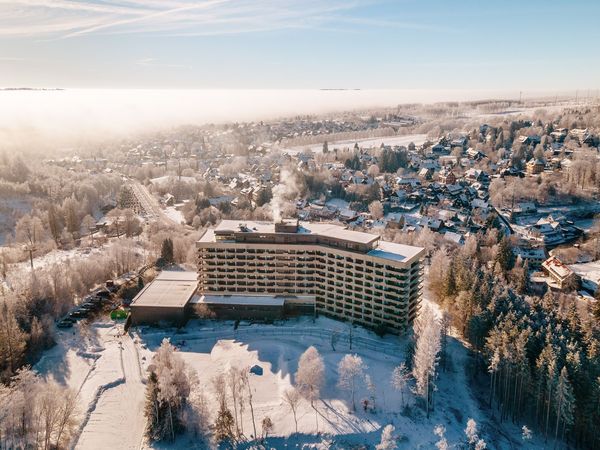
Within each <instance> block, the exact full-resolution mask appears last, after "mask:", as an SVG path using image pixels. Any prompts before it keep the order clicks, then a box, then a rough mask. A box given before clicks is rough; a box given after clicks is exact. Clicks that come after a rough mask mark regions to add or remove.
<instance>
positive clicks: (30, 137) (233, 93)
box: [0, 89, 514, 154]
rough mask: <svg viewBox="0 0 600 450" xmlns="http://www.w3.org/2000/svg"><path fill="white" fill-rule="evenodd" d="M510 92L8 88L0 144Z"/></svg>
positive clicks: (1, 95) (0, 96)
mask: <svg viewBox="0 0 600 450" xmlns="http://www.w3.org/2000/svg"><path fill="white" fill-rule="evenodd" d="M511 96H512V97H514V93H509V92H492V91H458V90H454V91H439V90H436V91H431V90H428V91H425V90H420V91H419V90H135V89H129V90H126V89H67V90H47V91H46V90H14V91H10V90H6V91H0V149H8V150H15V151H16V150H19V151H26V152H32V151H38V152H43V153H46V154H48V152H51V151H52V150H60V149H64V148H65V147H77V146H81V145H85V144H90V143H93V142H97V141H98V140H104V139H112V138H120V137H125V136H130V135H132V134H135V133H140V132H145V131H158V130H160V129H165V128H168V127H172V126H177V125H185V124H194V125H200V124H205V123H220V122H229V121H250V120H266V119H273V118H278V117H290V116H295V115H299V114H302V115H304V114H316V113H326V112H334V111H342V110H353V109H359V108H368V107H385V106H395V105H397V104H401V103H431V102H437V101H461V100H476V99H483V98H490V97H494V98H508V97H511Z"/></svg>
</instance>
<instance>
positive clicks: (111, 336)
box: [35, 301, 543, 450]
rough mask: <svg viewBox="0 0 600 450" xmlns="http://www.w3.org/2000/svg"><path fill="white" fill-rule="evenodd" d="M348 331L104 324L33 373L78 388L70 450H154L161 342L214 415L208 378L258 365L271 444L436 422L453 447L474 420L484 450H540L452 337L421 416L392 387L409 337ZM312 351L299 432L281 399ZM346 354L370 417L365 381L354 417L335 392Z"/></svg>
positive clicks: (349, 441)
mask: <svg viewBox="0 0 600 450" xmlns="http://www.w3.org/2000/svg"><path fill="white" fill-rule="evenodd" d="M426 302H427V301H426ZM430 305H431V306H432V307H433V308H435V306H436V305H435V304H433V303H430ZM332 330H335V332H336V335H337V336H338V341H337V343H336V344H335V350H334V349H333V347H332V345H331V331H332ZM349 330H350V327H349V325H348V324H344V323H340V322H338V321H334V320H331V319H326V318H319V319H317V320H316V321H315V322H313V321H312V320H311V319H309V318H301V319H294V320H289V321H286V322H283V323H278V324H275V325H260V324H248V323H241V324H240V326H239V327H238V329H237V330H234V326H233V323H232V322H204V323H202V322H198V321H192V322H190V323H188V325H187V326H186V327H185V328H184V329H181V330H176V329H164V328H151V327H141V328H138V329H134V330H133V331H132V332H131V333H130V335H123V332H122V326H121V325H115V324H113V323H110V322H108V321H104V322H98V323H95V324H92V325H91V326H89V327H87V328H86V327H83V328H81V329H79V328H77V327H76V328H74V329H73V330H67V331H60V332H59V333H58V339H57V340H58V344H57V346H55V347H54V348H53V349H51V350H49V351H48V352H46V353H45V355H44V356H43V357H42V359H41V360H40V362H39V363H38V364H37V365H36V367H35V369H36V370H38V371H39V372H40V373H42V374H43V375H45V376H47V377H52V378H54V379H55V380H57V381H58V382H60V383H62V384H66V385H68V386H70V387H72V388H73V389H75V390H76V391H78V392H79V404H80V410H81V412H82V416H83V422H82V425H81V430H80V434H79V436H78V438H77V441H76V445H75V447H76V448H81V449H86V450H87V449H106V448H110V449H140V448H154V447H153V446H152V445H150V444H149V443H147V442H144V439H143V433H144V427H145V420H144V417H143V403H144V392H145V386H144V381H143V380H144V377H145V373H146V369H147V367H148V365H149V364H150V362H151V360H152V356H153V354H154V351H155V350H156V349H157V348H158V346H159V345H160V343H161V341H162V339H163V338H165V337H167V338H169V339H170V340H171V343H173V344H174V345H175V346H176V347H177V348H178V351H179V353H180V355H181V357H182V358H183V359H184V360H185V361H186V362H187V363H188V364H189V365H190V366H191V367H192V368H193V369H194V370H195V371H196V372H197V374H198V377H199V380H200V386H201V387H202V389H203V391H204V392H205V393H206V395H207V398H208V401H209V403H210V404H209V410H210V411H211V412H212V413H213V414H214V413H215V412H216V409H217V407H216V399H215V397H214V393H213V391H212V387H211V378H212V377H213V376H214V375H216V374H217V373H219V372H222V371H225V370H227V368H228V367H230V366H232V365H234V366H238V367H252V366H255V365H257V366H260V367H261V368H262V369H263V373H262V375H255V374H251V375H250V383H251V386H252V389H253V398H254V401H253V404H254V413H255V417H256V422H257V431H258V433H259V434H260V422H261V421H262V419H263V418H264V417H265V416H267V415H268V416H269V417H270V418H271V420H272V421H273V423H274V430H273V433H272V437H270V438H269V442H268V445H269V447H270V448H276V449H279V448H324V447H322V446H321V444H320V443H321V442H322V441H323V439H330V440H333V441H334V442H336V444H337V447H336V448H349V447H351V446H353V445H360V444H363V445H364V444H368V445H371V446H373V445H374V444H375V443H377V442H379V439H380V436H381V429H382V427H384V426H385V425H387V424H390V423H391V424H393V425H394V426H395V427H396V434H397V435H400V436H402V439H401V441H400V447H399V448H406V449H409V448H411V449H412V448H421V449H425V448H434V447H433V446H434V443H435V441H436V440H437V438H436V436H434V434H433V428H434V427H435V426H436V425H437V424H442V425H443V426H445V427H446V429H447V433H446V437H447V438H448V440H449V441H450V442H451V443H458V442H462V440H463V439H464V432H463V430H464V428H465V424H466V421H467V420H468V419H469V418H471V417H472V418H474V419H475V420H476V422H477V423H478V424H479V427H480V430H481V432H482V435H483V437H484V438H485V439H486V441H487V442H488V448H497V449H509V448H543V446H542V445H534V444H533V443H531V442H528V443H527V445H526V446H522V442H521V441H520V436H519V428H520V425H517V426H513V425H502V426H500V425H498V424H497V423H493V422H492V421H491V419H490V417H489V411H487V410H485V409H482V408H481V405H480V403H479V402H478V401H477V399H476V398H474V396H473V393H472V390H471V387H470V380H469V377H468V373H467V370H468V367H469V366H468V364H467V362H468V358H469V357H468V352H467V350H466V348H465V347H464V345H463V343H462V342H460V341H459V340H458V339H456V338H450V339H449V342H448V355H449V357H448V361H449V362H448V364H447V366H446V368H445V370H443V369H442V368H441V367H440V375H439V378H438V379H437V381H436V385H437V391H436V393H435V410H434V411H433V412H432V414H431V417H430V418H427V417H426V416H425V413H424V411H423V410H422V409H421V408H420V407H419V406H417V405H416V404H415V397H414V395H413V394H411V393H409V392H408V390H407V391H406V392H405V393H404V399H405V401H406V403H408V404H409V405H410V406H409V407H408V408H406V409H403V408H402V407H401V403H402V399H401V395H400V393H399V392H396V391H394V390H393V389H392V387H391V385H390V376H391V374H392V371H393V369H394V367H396V366H397V365H398V364H400V363H401V362H403V361H405V358H406V356H405V349H406V345H407V342H408V337H403V338H398V337H396V336H386V337H384V338H379V337H377V336H375V335H374V334H373V333H371V332H369V331H367V330H365V329H362V328H360V327H355V328H353V329H352V330H353V331H352V342H353V345H352V349H350V348H349V343H348V340H347V337H348V334H349ZM311 345H314V346H315V347H316V348H317V349H318V350H319V352H320V353H321V355H322V356H323V358H324V362H325V367H326V370H325V372H326V373H325V384H324V387H323V389H322V395H321V400H320V401H318V402H317V404H316V407H317V414H318V415H317V416H315V411H314V410H313V409H312V408H311V407H310V405H309V404H308V403H307V402H303V403H302V404H301V406H300V408H299V411H298V428H299V433H297V434H296V433H295V425H294V420H293V416H292V414H291V412H290V411H289V409H288V408H287V406H286V404H285V403H284V402H283V400H282V394H283V392H285V390H286V389H288V388H289V387H290V386H292V385H293V384H294V382H295V380H294V374H295V372H296V370H297V365H298V359H299V357H300V355H301V354H302V353H303V352H304V351H305V350H306V349H307V348H308V347H309V346H311ZM348 353H356V354H358V355H359V356H360V357H361V358H362V359H363V361H364V363H365V365H366V366H367V369H366V373H368V374H369V375H370V376H371V377H372V379H373V381H374V382H375V385H376V387H377V392H376V398H375V411H368V412H366V411H363V409H362V407H361V400H362V399H364V398H367V397H368V395H369V394H368V392H367V390H366V387H365V386H364V383H363V382H359V385H360V386H359V388H358V390H357V395H356V403H357V411H356V412H352V411H351V408H350V402H349V395H348V393H347V392H346V391H343V390H341V389H340V388H339V387H338V386H337V364H338V362H339V361H340V360H341V358H343V356H344V355H346V354H348ZM212 419H214V417H213V418H212ZM317 427H318V428H317ZM243 429H244V433H245V435H246V436H248V437H249V436H250V435H251V434H253V426H252V419H251V416H250V413H249V411H248V408H247V410H246V412H245V413H244V421H243ZM317 430H318V432H317ZM508 436H511V437H510V438H509V437H508ZM187 439H188V438H186V437H183V438H181V439H179V440H178V441H177V442H175V443H174V444H170V445H169V444H161V445H160V446H159V447H156V448H161V449H167V448H172V449H181V448H190V447H191V446H192V443H191V442H190V441H188V440H187ZM238 448H245V447H244V446H239V447H238Z"/></svg>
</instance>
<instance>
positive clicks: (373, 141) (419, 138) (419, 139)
mask: <svg viewBox="0 0 600 450" xmlns="http://www.w3.org/2000/svg"><path fill="white" fill-rule="evenodd" d="M326 140H327V135H324V136H323V142H325V141H326ZM426 140H427V135H426V134H408V135H405V136H383V137H377V138H368V139H350V140H347V141H333V142H328V143H327V145H328V147H329V150H333V149H334V148H340V149H341V148H346V147H348V148H352V147H354V144H355V143H357V142H358V145H359V146H361V147H364V148H371V147H379V146H380V145H381V144H382V143H383V144H385V145H403V146H405V147H406V146H408V144H410V143H411V142H414V144H415V145H421V144H423V142H425V141H426ZM323 142H321V143H320V144H308V145H299V146H297V147H289V148H284V149H282V151H283V152H287V153H289V154H290V155H295V154H297V153H300V152H303V151H305V150H306V149H310V150H311V151H313V152H314V153H321V152H322V151H323Z"/></svg>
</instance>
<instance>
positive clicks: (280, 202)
mask: <svg viewBox="0 0 600 450" xmlns="http://www.w3.org/2000/svg"><path fill="white" fill-rule="evenodd" d="M299 192H300V190H299V188H298V183H297V181H296V177H295V176H294V174H293V173H292V172H290V171H289V170H288V169H282V170H281V173H280V175H279V184H277V185H275V186H274V187H273V198H272V199H271V202H270V206H271V213H272V214H273V221H275V222H279V221H281V219H283V215H282V214H283V211H284V209H285V205H286V203H288V202H289V201H291V200H294V199H295V198H296V196H297V195H298V193H299Z"/></svg>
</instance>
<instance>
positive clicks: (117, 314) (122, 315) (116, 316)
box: [110, 309, 127, 320]
mask: <svg viewBox="0 0 600 450" xmlns="http://www.w3.org/2000/svg"><path fill="white" fill-rule="evenodd" d="M110 318H111V319H112V320H125V319H127V311H125V310H123V309H115V310H114V311H111V312H110Z"/></svg>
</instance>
